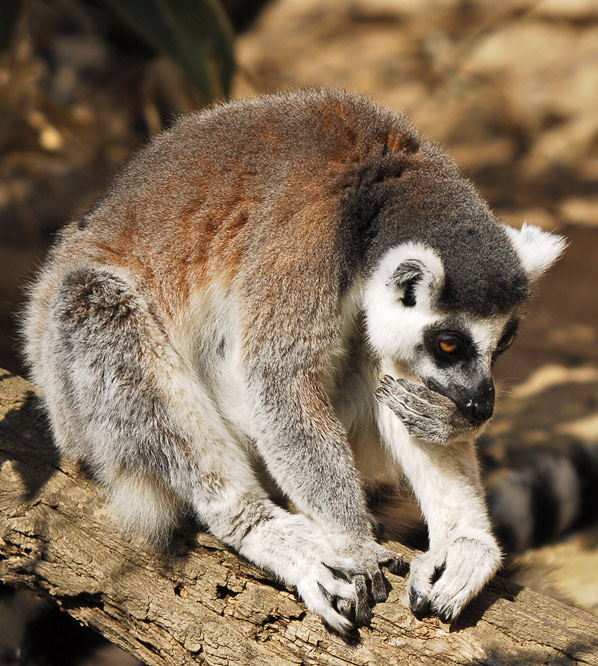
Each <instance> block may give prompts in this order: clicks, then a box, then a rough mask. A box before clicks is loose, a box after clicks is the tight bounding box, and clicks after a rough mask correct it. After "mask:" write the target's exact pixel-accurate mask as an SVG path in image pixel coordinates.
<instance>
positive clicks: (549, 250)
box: [504, 224, 567, 280]
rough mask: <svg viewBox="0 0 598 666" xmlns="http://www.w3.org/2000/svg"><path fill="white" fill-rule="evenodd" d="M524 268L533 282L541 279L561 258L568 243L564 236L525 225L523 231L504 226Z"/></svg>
mask: <svg viewBox="0 0 598 666" xmlns="http://www.w3.org/2000/svg"><path fill="white" fill-rule="evenodd" d="M504 228H505V231H506V232H507V234H508V235H509V238H510V239H511V242H512V243H513V245H514V247H515V251H516V252H517V255H518V256H519V260H520V261H521V263H522V265H523V268H524V269H525V270H526V272H527V273H528V275H529V277H530V279H531V280H535V279H537V278H539V277H540V276H541V275H542V273H544V271H546V270H547V269H548V268H549V267H550V266H551V265H552V264H553V263H554V262H555V261H556V260H557V259H558V258H559V256H560V254H561V252H562V251H563V250H564V249H565V247H566V245H567V241H566V240H565V239H564V238H563V236H558V235H557V234H552V233H549V232H548V231H543V230H542V229H540V227H534V226H531V225H529V224H524V225H523V226H522V227H521V229H515V228H514V227H510V226H508V225H506V224H505V225H504Z"/></svg>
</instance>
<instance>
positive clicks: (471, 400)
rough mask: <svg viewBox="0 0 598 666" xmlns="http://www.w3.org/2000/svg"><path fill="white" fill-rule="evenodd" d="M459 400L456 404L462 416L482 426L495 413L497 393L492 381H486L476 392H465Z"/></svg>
mask: <svg viewBox="0 0 598 666" xmlns="http://www.w3.org/2000/svg"><path fill="white" fill-rule="evenodd" d="M460 393H461V392H460ZM459 398H460V399H459V400H456V401H455V404H456V405H457V407H458V408H459V411H460V412H461V414H463V416H465V418H466V419H467V420H468V421H469V422H470V423H471V424H473V425H481V424H482V423H484V422H485V421H487V420H488V419H489V418H490V417H491V416H492V414H493V412H494V398H495V392H494V384H493V383H492V380H484V381H483V382H481V383H480V384H479V386H477V387H476V389H475V391H472V392H463V393H461V395H460V396H459Z"/></svg>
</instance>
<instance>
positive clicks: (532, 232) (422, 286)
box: [364, 170, 565, 426]
mask: <svg viewBox="0 0 598 666" xmlns="http://www.w3.org/2000/svg"><path fill="white" fill-rule="evenodd" d="M446 173H447V171H446V170H444V172H443V173H441V174H440V175H441V176H442V175H443V174H444V175H446ZM438 175H439V174H438V172H436V173H430V172H426V173H424V174H422V173H421V172H420V173H417V172H416V171H415V170H414V173H413V174H411V177H413V178H417V185H416V186H415V185H414V184H413V183H412V184H411V186H409V183H406V182H404V181H405V180H407V178H408V177H409V174H408V175H407V177H406V175H405V174H403V175H402V176H401V178H400V179H399V182H400V183H401V185H397V186H396V187H395V190H397V189H399V187H400V188H401V189H402V190H403V191H402V192H400V196H396V192H395V196H394V200H395V201H398V202H399V203H397V204H392V205H391V206H390V207H388V209H387V210H386V211H385V212H384V213H383V215H382V220H381V224H380V227H379V229H380V231H379V233H378V237H377V247H378V248H379V249H378V255H377V256H374V258H373V259H371V260H370V265H371V268H370V270H369V277H368V279H367V281H366V288H365V296H364V313H365V324H366V333H367V338H368V341H369V343H370V345H371V347H372V349H373V351H374V353H375V354H377V355H379V356H380V357H382V358H386V359H391V360H392V362H393V363H394V364H395V365H396V366H397V369H398V370H399V371H401V372H403V373H404V374H405V375H406V376H407V377H410V378H412V379H416V380H419V381H421V382H423V383H424V384H426V385H427V386H428V388H430V389H432V390H434V391H437V392H438V393H441V394H443V395H445V396H447V397H448V398H450V399H451V400H453V402H454V403H455V404H456V405H457V407H458V408H459V410H460V411H461V413H462V414H463V415H464V416H465V417H466V418H467V419H468V420H469V421H470V422H471V423H472V424H473V425H475V426H480V425H481V424H483V423H484V422H486V421H487V420H488V419H489V418H490V417H491V416H492V412H493V409H494V384H493V380H492V368H493V365H494V362H495V360H496V359H497V357H498V356H500V354H502V353H503V352H504V351H506V350H507V349H508V348H509V346H510V345H511V344H512V342H513V340H514V338H515V335H516V332H517V326H518V321H519V316H520V314H521V313H522V310H523V307H524V305H525V303H526V301H527V300H528V298H529V295H530V293H531V291H532V290H533V286H534V284H535V283H536V281H537V279H538V277H539V276H540V275H541V274H542V273H543V272H544V271H545V270H546V269H547V268H548V267H549V266H550V265H551V264H552V263H553V262H554V261H555V260H556V259H557V257H558V256H559V254H560V253H561V251H562V250H563V247H564V244H565V243H564V240H563V239H562V238H561V237H559V236H556V235H554V234H550V233H547V232H545V231H542V230H541V229H539V228H537V227H533V226H527V225H524V226H523V227H522V229H521V230H518V229H514V228H511V227H508V226H506V225H504V224H502V223H500V222H499V221H497V220H496V219H495V218H494V216H493V215H492V213H491V212H490V211H489V209H488V207H487V206H486V205H485V204H484V202H483V201H482V200H481V199H480V198H479V196H478V195H477V193H476V192H475V190H474V189H473V187H472V186H471V185H470V184H469V182H468V181H466V180H465V179H463V178H461V177H460V176H458V175H457V174H455V173H454V172H451V173H450V178H448V179H444V182H443V179H442V178H440V180H439V178H438ZM422 181H423V183H422ZM383 248H386V249H385V250H384V249H383Z"/></svg>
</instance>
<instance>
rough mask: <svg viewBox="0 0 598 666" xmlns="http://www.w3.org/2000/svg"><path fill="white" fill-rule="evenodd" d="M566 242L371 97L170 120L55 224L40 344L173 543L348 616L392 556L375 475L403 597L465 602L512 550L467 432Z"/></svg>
mask: <svg viewBox="0 0 598 666" xmlns="http://www.w3.org/2000/svg"><path fill="white" fill-rule="evenodd" d="M562 247H563V241H562V239H561V238H559V237H557V236H554V235H550V234H548V233H546V232H543V231H541V230H539V229H537V228H534V227H523V228H522V229H521V230H515V229H512V228H509V227H506V226H505V225H503V224H502V223H501V222H500V221H498V220H497V219H496V218H495V217H494V216H493V214H492V212H491V211H490V210H489V208H488V206H487V205H486V204H485V203H484V202H483V201H482V199H481V198H480V196H479V195H478V193H477V192H476V190H475V189H474V187H473V186H472V185H471V183H470V182H469V181H468V180H467V179H465V178H464V177H463V176H462V175H461V174H460V173H459V171H458V169H457V168H456V166H455V165H454V163H453V162H452V161H451V160H450V159H449V157H448V156H447V155H446V154H445V152H444V151H443V150H442V149H440V148H439V147H437V146H435V145H434V144H432V143H429V142H427V141H423V140H421V139H420V138H419V137H418V135H417V133H416V131H415V130H414V128H413V127H412V126H411V124H410V122H409V121H408V120H407V119H406V118H405V117H404V116H402V115H398V114H396V113H394V112H392V111H389V110H384V109H381V108H379V107H378V106H376V105H375V104H374V103H372V102H371V101H369V100H368V99H366V98H363V97H358V96H354V95H352V94H349V93H343V92H334V91H323V92H315V91H302V92H295V93H290V94H279V95H272V96H266V97H263V98H261V99H257V100H242V101H235V102H232V103H229V104H224V105H220V106H216V107H213V108H211V109H209V110H207V111H204V112H201V113H198V114H195V115H191V116H188V117H185V118H182V119H181V120H179V121H178V122H177V123H176V124H175V125H174V127H172V129H170V130H168V131H167V132H165V133H164V134H162V135H161V136H158V137H157V138H155V139H154V140H153V141H152V142H151V143H150V144H149V145H148V146H147V147H146V148H145V149H143V150H142V151H141V152H140V153H139V154H138V155H137V156H136V157H135V158H134V159H133V160H132V161H131V162H130V163H129V165H128V166H127V167H126V168H125V169H124V171H123V172H122V173H121V174H120V176H119V177H118V178H117V179H116V181H115V183H114V185H113V186H112V187H111V188H110V190H109V191H108V192H107V194H106V195H105V196H104V197H103V198H102V199H101V200H100V201H99V202H98V203H97V205H96V206H95V207H94V208H93V209H92V210H91V211H90V212H89V213H87V214H86V215H85V216H83V217H81V218H80V219H78V220H75V221H73V222H72V223H71V224H69V225H68V226H67V227H66V228H64V230H63V231H62V233H61V234H60V238H59V240H58V242H57V243H56V245H55V247H54V249H53V250H52V252H51V254H50V257H49V259H48V261H47V263H46V265H45V267H44V269H43V270H42V272H41V273H40V276H39V278H38V280H37V282H36V283H35V285H34V286H33V288H32V290H31V298H30V302H29V306H28V310H27V315H26V321H25V325H24V332H25V340H26V354H27V358H28V361H29V363H30V366H31V369H32V375H33V380H34V381H35V382H36V383H37V385H38V386H39V387H40V389H41V391H42V394H43V396H44V401H45V406H46V408H47V411H48V413H49V416H50V420H51V424H52V429H53V432H54V436H55V439H56V442H57V445H58V447H59V448H60V449H61V450H62V451H63V452H65V453H66V454H69V455H71V456H76V457H78V458H80V459H82V460H84V461H86V462H87V464H88V465H89V466H90V467H91V469H92V470H93V471H94V473H95V474H96V475H97V477H98V479H99V480H100V481H101V482H102V483H103V484H104V486H105V487H106V489H107V491H108V494H109V497H110V501H111V504H112V507H113V509H114V512H115V514H116V515H117V516H118V517H119V520H120V522H121V523H122V525H123V527H124V528H125V529H137V530H141V531H143V532H144V533H145V534H147V535H148V536H150V537H153V538H157V539H160V538H167V536H168V534H169V533H170V530H171V529H172V527H173V525H175V524H176V521H177V519H178V517H179V516H180V515H181V513H182V512H184V511H191V512H193V513H194V514H195V515H196V516H197V518H198V519H199V520H200V521H201V523H202V524H205V525H206V526H207V527H208V528H209V530H210V531H211V532H212V533H213V534H214V535H216V536H217V537H218V538H220V539H221V540H222V541H223V542H225V543H226V544H228V545H229V546H231V547H233V548H235V549H236V550H237V551H238V552H239V553H240V554H241V555H243V556H244V557H246V558H247V559H249V560H250V561H252V562H253V563H255V564H256V565H257V566H259V567H262V568H264V569H266V570H268V571H270V572H271V573H273V574H274V575H276V576H278V577H279V578H280V579H282V580H283V581H284V582H285V583H287V584H291V585H295V586H296V588H297V590H298V593H299V594H300V596H301V597H302V599H303V600H304V602H305V603H306V605H307V607H308V608H309V609H310V610H312V611H314V612H316V613H319V614H320V615H321V616H322V618H323V619H324V620H325V622H326V623H327V624H328V625H329V626H331V627H333V628H334V629H336V630H338V631H341V632H347V631H350V630H352V628H353V627H355V626H360V625H363V624H366V623H368V622H369V620H370V617H371V611H370V605H371V602H372V601H374V602H379V601H382V600H384V599H385V598H386V594H387V593H386V587H385V584H384V579H383V576H382V572H381V565H383V564H388V563H389V562H391V561H392V559H393V557H395V556H394V554H393V553H391V552H389V551H388V550H387V549H386V548H385V547H383V546H382V545H380V544H379V543H377V542H376V540H375V539H374V536H373V531H372V522H371V520H370V517H369V515H368V512H367V509H366V501H365V492H366V490H367V489H369V488H372V487H376V486H377V485H379V484H386V485H388V484H395V485H397V486H398V485H399V483H400V481H401V479H406V480H407V481H408V483H409V484H410V486H411V488H412V491H413V493H414V494H415V497H416V498H417V501H418V502H419V505H420V507H421V510H422V512H423V515H424V517H425V519H426V522H427V525H428V531H429V544H430V547H429V550H428V551H427V552H426V553H424V554H422V555H420V556H419V557H417V558H416V559H415V560H414V561H413V562H412V564H411V572H410V578H409V586H408V589H409V603H410V606H411V608H412V610H413V612H414V613H415V614H416V615H418V616H420V617H421V616H422V615H424V614H426V613H430V612H431V613H435V614H438V615H439V616H440V617H441V619H443V620H445V621H451V620H453V619H454V618H456V617H457V616H458V615H459V613H460V612H461V611H462V609H463V608H464V607H465V606H466V605H467V603H468V602H469V601H470V599H471V598H472V597H474V596H475V595H476V594H477V593H478V592H479V591H480V589H481V588H482V587H483V586H484V584H485V583H486V582H487V581H488V580H489V578H490V577H491V576H492V575H493V574H494V572H495V571H496V569H497V567H498V566H499V562H500V558H501V555H500V550H499V548H498V546H497V544H496V541H495V539H494V537H493V535H492V533H491V529H490V524H489V520H488V516H487V510H486V506H485V502H484V496H483V492H482V490H481V487H480V481H479V473H478V465H477V459H476V454H475V448H474V439H475V437H476V435H477V434H479V432H480V430H481V429H482V428H483V425H484V423H485V422H487V420H488V419H489V418H490V416H491V414H492V410H493V405H494V387H493V382H492V365H493V363H494V361H495V359H496V357H497V356H498V355H499V354H500V353H501V352H502V351H504V350H505V349H506V348H507V347H508V346H509V345H510V343H511V342H512V340H513V337H514V334H515V330H516V327H517V321H518V318H519V316H520V313H521V312H522V310H523V308H524V307H525V303H526V301H527V299H528V297H529V295H530V292H531V291H532V289H533V286H534V284H535V282H536V280H537V278H538V277H539V275H540V274H541V273H542V272H543V271H544V270H545V269H546V268H547V267H548V266H549V265H550V264H551V263H552V262H553V261H554V260H555V259H556V258H557V256H558V255H559V253H560V252H561V250H562ZM382 376H385V379H384V382H383V384H379V378H380V377H382ZM377 398H378V399H377ZM389 406H390V407H391V408H392V409H389ZM266 478H267V479H269V481H270V482H271V483H266V482H265V481H264V479H266ZM270 485H271V486H272V487H273V488H275V489H276V492H277V493H280V494H282V495H283V496H284V498H286V499H287V500H289V501H291V502H292V504H293V505H294V507H296V508H297V511H296V512H290V511H289V510H287V509H286V508H283V507H282V506H281V505H280V504H279V503H277V502H275V501H273V498H272V496H271V493H270V492H269V487H270Z"/></svg>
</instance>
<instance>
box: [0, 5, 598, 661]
mask: <svg viewBox="0 0 598 666" xmlns="http://www.w3.org/2000/svg"><path fill="white" fill-rule="evenodd" d="M301 86H314V87H319V86H332V87H336V88H346V89H349V90H354V91H359V92H362V93H366V94H368V95H370V96H371V97H372V98H373V99H375V100H376V101H378V102H380V103H382V104H385V105H388V106H390V107H393V108H395V109H403V110H405V111H406V112H407V113H408V114H409V115H410V116H411V118H412V119H413V121H414V123H415V125H416V126H417V127H418V128H419V129H420V131H421V132H422V133H423V134H424V135H426V136H427V137H429V138H432V139H434V140H437V141H440V142H443V143H445V144H446V145H447V146H448V148H449V151H450V153H451V155H452V156H453V157H454V158H455V159H456V161H457V162H458V163H459V164H460V165H461V167H462V168H463V169H464V171H465V172H466V173H467V174H468V175H469V176H470V177H471V178H472V180H473V181H474V183H475V184H476V185H477V186H478V188H479V189H480V190H481V192H482V194H483V195H484V196H485V197H486V198H487V199H488V201H489V202H490V205H491V206H492V207H493V208H494V210H495V212H496V213H497V215H499V216H500V217H502V218H503V219H504V220H506V221H508V222H510V223H512V224H515V225H520V224H521V223H522V222H523V221H528V222H531V223H534V224H538V225H540V226H541V227H543V228H545V229H549V230H557V231H558V232H560V233H563V234H564V235H565V236H566V237H567V238H568V240H569V247H568V249H567V252H566V254H565V255H564V257H563V258H562V259H561V260H560V261H559V263H558V264H557V265H556V267H554V268H553V269H552V270H551V271H550V273H549V274H548V275H547V276H546V278H545V279H544V281H543V282H542V284H541V288H540V291H539V293H538V294H537V297H536V300H535V302H534V304H533V307H532V309H531V311H530V316H529V320H528V321H527V322H526V323H525V325H524V326H523V330H522V331H521V334H520V336H519V339H518V341H517V343H516V345H515V346H514V347H513V348H512V350H510V351H509V353H508V354H507V355H506V356H505V357H504V358H501V361H500V363H499V366H498V368H497V376H498V379H499V386H500V389H501V398H500V402H501V404H500V405H499V407H498V410H497V412H498V415H497V417H496V419H495V420H494V421H493V423H492V426H491V428H490V429H489V431H488V434H487V435H486V436H485V437H484V439H483V440H482V442H481V443H480V447H481V451H482V460H483V467H484V474H485V479H486V483H487V486H488V489H489V500H490V503H491V507H492V511H493V515H494V518H495V524H496V529H497V531H498V533H499V535H500V536H501V538H502V541H503V544H504V545H505V548H506V549H507V550H508V551H509V552H510V553H513V558H512V561H513V562H514V563H515V565H516V567H515V568H516V569H517V571H518V574H517V575H518V576H519V580H521V581H523V582H525V583H527V584H530V585H532V586H534V587H536V588H538V589H541V590H542V591H544V592H547V593H549V594H554V595H555V596H558V597H559V598H561V599H564V600H566V601H567V602H569V603H572V604H575V605H578V606H579V607H582V608H585V609H586V610H588V611H590V612H594V613H598V548H597V546H598V529H597V527H596V524H595V523H593V522H592V521H595V520H596V519H597V517H598V298H597V295H596V292H597V290H598V0H515V1H513V0H504V1H503V2H500V3H497V2H495V1H494V0H270V1H268V0H222V1H221V2H218V0H170V1H169V0H146V1H145V2H143V1H141V0H122V1H120V2H119V1H118V0H29V2H25V1H23V2H18V1H17V0H13V1H9V2H4V3H2V5H1V7H0V366H1V367H5V368H7V369H9V370H11V371H13V372H17V373H20V374H26V369H25V368H24V367H23V365H22V360H21V359H20V357H19V354H18V342H17V340H18V336H17V322H18V313H19V308H20V307H21V305H22V303H23V299H24V297H25V292H26V285H27V283H28V281H29V280H30V279H31V277H32V275H34V273H35V270H36V269H37V267H39V265H40V263H41V262H42V260H43V258H44V255H45V252H46V251H47V249H48V246H49V244H50V243H51V242H52V238H53V236H54V234H55V232H56V230H57V229H59V228H60V227H61V226H62V225H63V224H64V223H65V222H67V221H69V220H70V219H72V218H73V217H74V216H76V215H77V214H79V213H81V212H84V211H85V210H86V208H88V207H89V206H90V205H91V203H92V202H93V200H94V199H95V198H96V197H97V196H98V195H99V194H100V193H101V192H102V191H103V190H104V189H105V188H106V186H107V185H108V183H109V182H110V180H111V178H112V177H113V175H114V173H115V172H116V171H117V170H118V168H119V166H120V165H121V164H122V163H123V162H124V161H126V160H127V158H128V157H129V156H130V155H131V153H132V152H133V151H135V150H136V149H137V148H138V147H139V146H141V145H142V144H143V143H144V142H146V141H147V140H148V139H149V138H150V137H151V136H152V135H153V134H155V133H157V132H160V131H161V130H163V129H164V128H167V127H168V126H169V125H170V124H171V123H172V122H173V120H174V119H175V118H176V117H177V115H179V114H181V113H185V112H190V111H193V110H196V109H199V108H201V107H202V106H204V105H206V104H209V103H211V102H214V101H218V100H222V99H226V98H227V97H233V98H235V97H241V96H255V95H260V94H263V93H267V92H272V91H278V90H284V89H291V88H296V87H301ZM529 515H533V516H535V517H533V518H529ZM0 609H3V611H2V610H0V664H4V663H6V664H9V663H12V664H15V663H22V664H54V663H56V664H61V665H62V666H65V665H68V664H71V663H72V664H81V663H87V664H92V663H93V664H100V663H105V664H123V665H124V664H129V663H130V664H133V663H136V662H135V660H133V659H132V658H130V657H128V656H127V655H125V654H124V653H118V652H117V651H116V649H115V648H113V647H111V646H108V645H106V644H104V643H102V641H101V640H100V639H99V638H97V637H95V635H94V634H92V633H91V632H90V630H86V631H85V630H80V631H79V630H78V625H76V624H75V623H74V622H72V623H71V621H70V619H69V618H68V616H65V615H62V614H61V615H56V613H55V612H54V611H53V610H52V609H51V608H50V607H48V606H47V605H45V604H44V603H40V602H37V601H36V600H35V599H32V598H30V597H29V596H28V595H26V594H24V593H21V592H19V593H17V594H15V593H13V592H12V591H8V590H4V592H3V593H2V598H1V601H0ZM71 625H73V626H71ZM57 635H59V636H60V637H61V640H60V641H56V637H57ZM65 636H67V637H68V638H67V639H65ZM54 643H59V645H53V644H54Z"/></svg>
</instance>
